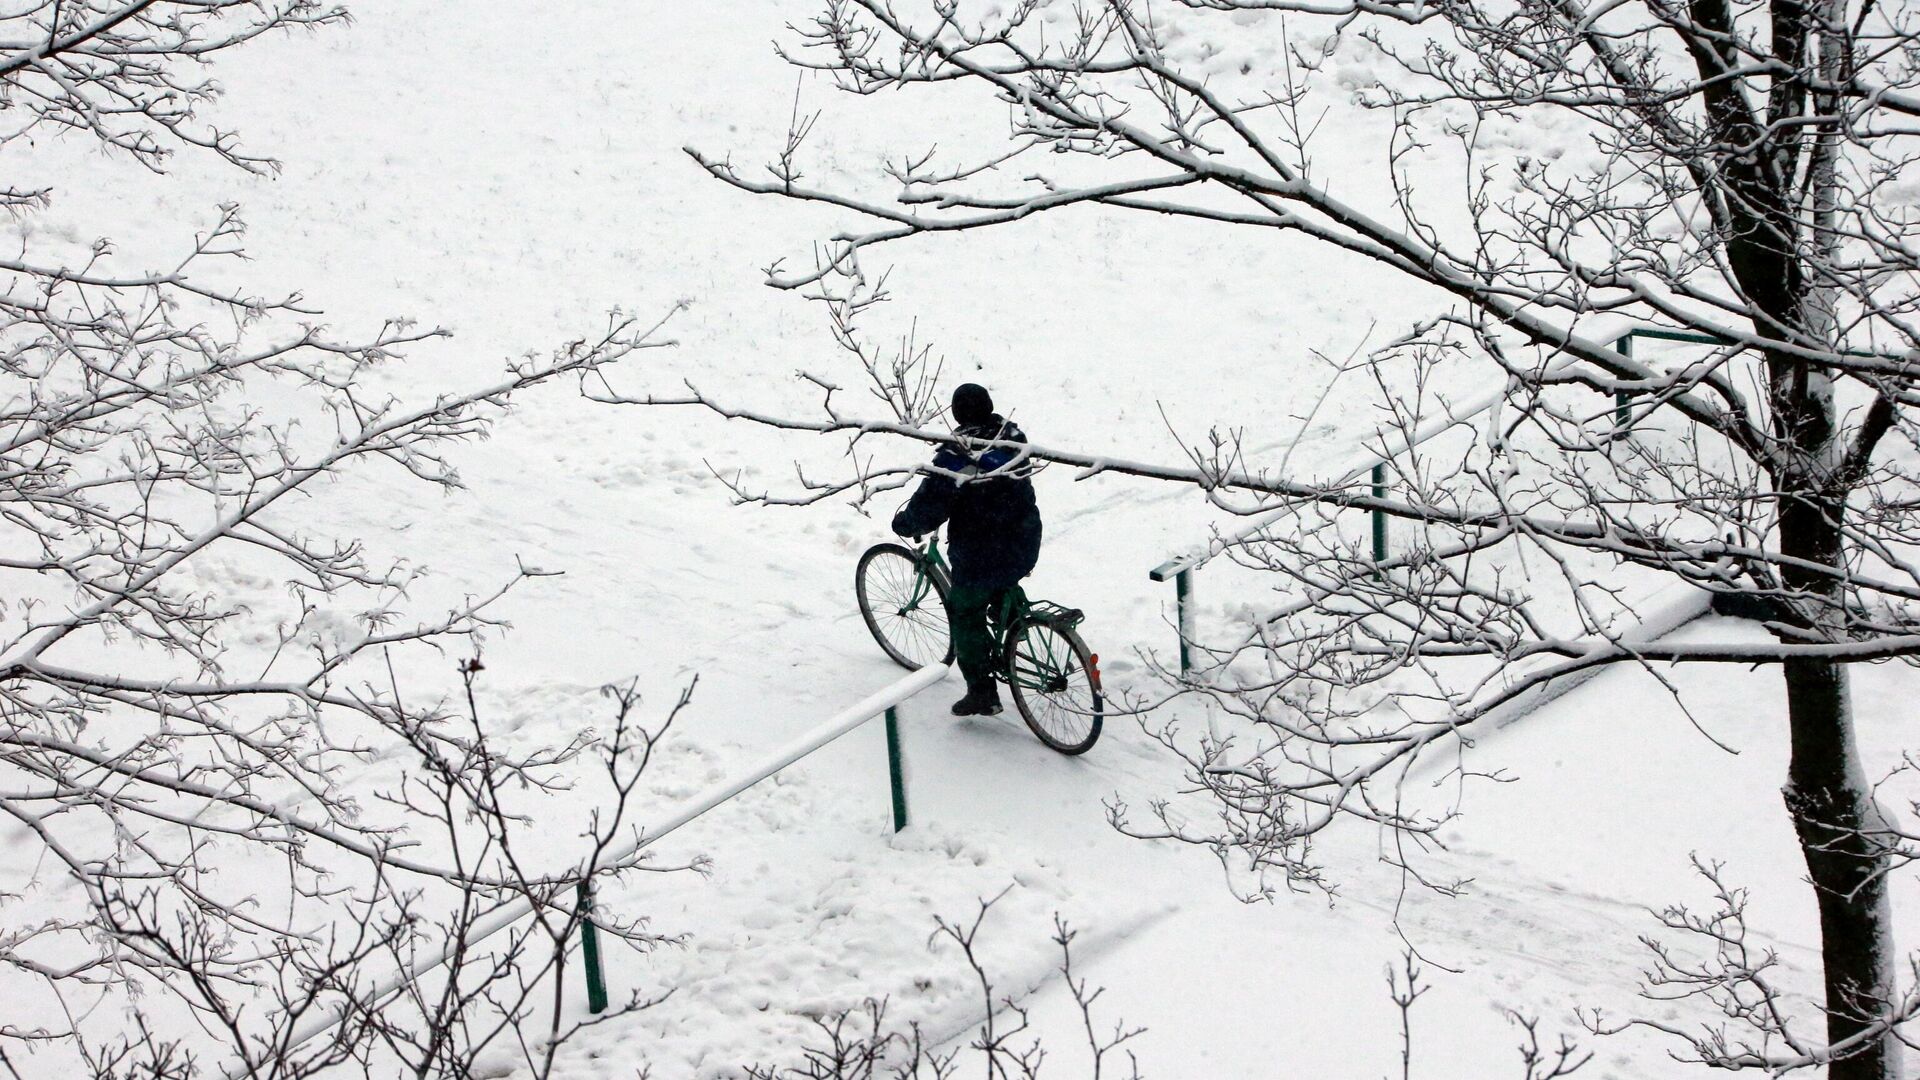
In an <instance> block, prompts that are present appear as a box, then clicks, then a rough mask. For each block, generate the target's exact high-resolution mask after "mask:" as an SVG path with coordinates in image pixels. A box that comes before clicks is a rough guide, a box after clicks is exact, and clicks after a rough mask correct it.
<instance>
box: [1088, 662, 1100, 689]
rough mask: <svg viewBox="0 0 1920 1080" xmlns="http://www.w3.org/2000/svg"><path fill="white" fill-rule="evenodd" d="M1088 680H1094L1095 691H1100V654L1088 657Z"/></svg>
mask: <svg viewBox="0 0 1920 1080" xmlns="http://www.w3.org/2000/svg"><path fill="white" fill-rule="evenodd" d="M1087 678H1088V679H1090V680H1092V682H1093V688H1094V689H1095V690H1098V689H1100V654H1099V653H1093V654H1092V655H1090V656H1088V657H1087Z"/></svg>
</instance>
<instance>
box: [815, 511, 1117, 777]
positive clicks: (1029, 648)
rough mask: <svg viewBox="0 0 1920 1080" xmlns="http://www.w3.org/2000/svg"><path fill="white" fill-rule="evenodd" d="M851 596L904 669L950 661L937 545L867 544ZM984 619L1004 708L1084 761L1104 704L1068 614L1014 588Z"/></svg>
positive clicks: (1075, 619) (1094, 669) (943, 570)
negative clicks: (1009, 699)
mask: <svg viewBox="0 0 1920 1080" xmlns="http://www.w3.org/2000/svg"><path fill="white" fill-rule="evenodd" d="M853 586H854V593H855V595H856V596H857V597H858V598H859V601H860V615H861V617H862V618H864V619H866V622H867V629H868V631H870V632H871V633H872V634H873V639H874V640H875V641H877V642H879V643H880V648H881V649H883V650H885V652H886V654H887V656H889V657H890V658H892V660H893V662H894V663H896V664H899V665H900V666H901V667H904V668H906V669H907V670H908V671H917V670H919V669H920V668H923V667H925V666H926V665H928V664H933V663H939V664H949V663H952V662H953V635H952V633H951V632H950V631H949V629H948V627H947V592H948V590H949V589H951V588H952V579H951V576H950V573H949V571H948V569H947V562H946V559H945V558H943V557H942V556H941V554H940V544H939V542H938V541H937V540H935V539H933V538H931V537H929V538H928V539H927V540H926V541H925V542H924V543H922V544H920V545H918V546H916V547H912V548H910V547H907V546H906V545H904V544H894V543H884V544H875V545H874V546H872V547H870V548H868V549H867V550H866V552H865V553H864V554H862V555H861V556H860V563H859V565H858V566H857V567H856V568H855V569H854V575H853ZM994 616H995V617H993V618H989V619H988V626H989V628H990V629H991V630H992V632H993V635H994V650H995V655H996V656H998V657H999V662H998V663H996V664H995V665H994V671H993V676H994V678H995V679H998V680H999V681H1001V682H1004V683H1006V684H1007V686H1008V687H1009V688H1011V690H1012V691H1013V703H1014V706H1015V708H1017V709H1019V710H1020V716H1021V719H1023V720H1025V721H1026V722H1027V727H1028V728H1030V729H1032V731H1033V733H1034V735H1036V736H1038V737H1039V739H1040V741H1041V742H1043V743H1045V744H1047V745H1048V746H1049V747H1052V748H1053V749H1055V750H1058V751H1059V752H1060V753H1062V754H1084V753H1086V752H1087V751H1088V750H1090V749H1092V748H1093V744H1094V742H1095V741H1096V740H1098V739H1099V738H1100V720H1101V714H1102V712H1103V711H1104V709H1105V700H1104V698H1103V696H1102V694H1101V690H1100V658H1099V656H1097V655H1095V654H1094V653H1092V652H1089V651H1088V649H1087V643H1086V642H1085V641H1082V640H1081V638H1080V634H1079V631H1078V629H1077V627H1078V626H1079V625H1080V623H1081V621H1082V620H1083V619H1085V618H1086V616H1085V614H1084V613H1082V612H1081V611H1080V610H1079V609H1077V608H1069V607H1062V606H1061V605H1059V604H1055V603H1052V602H1050V601H1046V600H1029V599H1027V594H1026V590H1024V589H1022V588H1021V587H1020V586H1018V585H1015V586H1013V587H1011V588H1009V589H1008V590H1007V597H1006V600H1005V602H1003V603H1002V604H1001V605H1000V610H999V611H997V612H995V613H994Z"/></svg>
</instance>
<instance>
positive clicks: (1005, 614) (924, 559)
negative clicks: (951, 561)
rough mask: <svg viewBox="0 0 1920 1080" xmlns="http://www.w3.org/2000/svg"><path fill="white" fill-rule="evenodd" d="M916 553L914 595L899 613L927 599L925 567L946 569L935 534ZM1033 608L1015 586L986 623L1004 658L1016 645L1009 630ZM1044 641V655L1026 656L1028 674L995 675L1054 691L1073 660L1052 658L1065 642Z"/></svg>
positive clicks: (929, 586)
mask: <svg viewBox="0 0 1920 1080" xmlns="http://www.w3.org/2000/svg"><path fill="white" fill-rule="evenodd" d="M919 550H920V560H919V562H918V563H917V564H916V565H915V570H914V581H913V595H912V596H911V597H910V598H909V599H908V600H907V603H906V605H905V606H904V607H902V608H901V611H902V613H905V612H909V611H913V610H914V609H916V608H918V607H919V606H920V604H921V603H922V602H923V601H924V600H926V598H927V594H928V593H931V592H932V591H933V576H932V575H931V574H930V573H928V567H935V566H937V567H939V568H940V569H941V570H943V571H945V570H948V569H949V568H948V565H947V560H946V558H945V556H943V555H941V554H940V540H939V538H938V536H937V535H929V536H928V538H927V539H926V540H925V541H924V542H922V543H921V544H920V545H919ZM1034 606H1035V605H1034V604H1033V602H1032V601H1031V600H1029V599H1028V598H1027V591H1026V590H1025V589H1023V588H1021V587H1020V586H1018V585H1014V586H1012V587H1011V588H1009V589H1008V590H1007V596H1006V599H1005V600H1003V601H1001V605H1000V610H999V612H998V613H997V614H998V616H999V617H998V618H996V619H992V620H989V622H988V629H989V630H990V631H991V632H992V633H993V639H994V647H995V648H996V649H997V650H999V652H1000V653H1001V655H1005V654H1006V650H1007V649H1009V648H1013V647H1014V646H1015V643H1013V642H1011V641H1009V640H1008V633H1009V631H1011V630H1013V629H1014V628H1015V627H1016V626H1020V625H1023V624H1025V623H1026V622H1028V621H1029V617H1030V616H1031V615H1032V613H1033V610H1034ZM1044 640H1045V644H1044V646H1043V651H1044V653H1045V655H1041V656H1026V657H1025V659H1026V660H1027V661H1028V662H1029V663H1031V664H1032V665H1033V667H1032V670H1031V671H1028V670H1024V668H1023V667H1022V668H1021V669H1020V670H1016V671H1015V672H1013V673H1008V672H1007V671H1006V669H1005V668H1004V667H1002V666H1001V665H998V664H996V665H994V666H995V672H994V674H996V675H1002V676H1005V677H1006V678H1007V679H1008V681H1009V682H1017V683H1018V685H1019V686H1021V687H1022V688H1024V689H1027V690H1040V691H1049V692H1050V691H1052V690H1055V689H1057V687H1058V685H1059V684H1060V683H1061V682H1063V681H1065V674H1064V671H1065V669H1066V667H1067V666H1068V664H1070V663H1071V662H1072V661H1073V660H1074V659H1075V658H1074V657H1073V656H1072V655H1071V653H1069V654H1068V655H1067V656H1065V657H1061V656H1056V655H1054V653H1055V642H1056V641H1058V642H1064V639H1061V638H1056V637H1055V636H1054V635H1047V636H1046V638H1045V639H1044Z"/></svg>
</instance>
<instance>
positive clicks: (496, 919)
mask: <svg viewBox="0 0 1920 1080" xmlns="http://www.w3.org/2000/svg"><path fill="white" fill-rule="evenodd" d="M947 672H948V668H946V667H945V666H940V665H928V666H927V667H923V668H921V669H920V670H918V671H915V672H913V673H912V674H910V675H907V676H906V677H904V678H902V679H899V680H898V681H896V682H894V683H892V684H890V685H888V686H886V687H884V688H882V689H880V690H876V691H875V692H873V693H872V694H869V695H867V696H866V697H865V698H862V699H861V700H860V701H858V702H855V703H854V704H852V705H849V706H848V707H846V708H845V709H842V710H841V711H839V712H838V713H835V714H834V715H833V716H831V717H829V718H827V719H826V720H823V721H821V722H820V723H819V724H818V725H816V726H815V727H813V728H812V729H810V730H808V731H807V732H806V733H804V734H802V735H800V736H798V737H796V738H794V739H793V740H792V741H791V742H788V743H787V744H786V745H784V746H782V747H780V748H779V749H778V750H775V751H773V752H772V753H770V754H768V755H767V756H766V757H764V758H762V759H761V760H760V761H758V762H756V763H755V764H754V765H752V766H751V767H749V768H746V769H742V770H740V771H739V772H737V773H735V774H733V775H732V776H729V777H728V778H726V779H724V780H721V781H720V782H718V783H716V784H714V785H712V786H711V787H709V788H707V789H706V790H704V791H702V792H700V793H699V794H697V795H695V796H694V797H692V798H690V799H688V800H686V801H685V802H683V803H681V804H680V805H679V806H678V807H676V808H674V810H673V812H672V813H670V814H668V815H667V816H666V817H665V818H664V819H663V820H661V821H659V822H657V823H655V824H654V826H653V828H652V829H651V830H649V831H644V832H642V833H641V834H640V835H638V836H636V837H634V838H633V839H632V840H631V841H628V842H627V843H625V844H623V845H620V846H617V847H614V848H611V849H610V850H609V851H608V852H607V854H606V857H605V863H604V865H603V867H602V869H617V868H619V867H623V866H627V865H630V864H632V863H633V862H634V861H635V860H636V859H637V858H638V857H639V855H640V853H641V852H643V851H645V850H646V849H647V848H649V847H651V846H653V845H654V844H656V843H658V842H659V841H661V840H662V839H664V838H666V836H667V835H668V834H670V833H672V832H674V831H675V830H676V829H679V828H680V827H681V826H682V825H685V824H687V823H688V822H691V821H693V820H695V819H696V818H698V817H700V816H701V815H702V814H705V813H706V812H707V811H709V810H712V809H714V808H715V807H717V806H720V805H721V804H722V803H725V802H727V801H728V800H730V799H732V798H734V797H735V796H737V795H739V794H741V793H742V792H744V791H746V790H747V789H748V788H751V787H753V786H754V785H755V784H758V783H759V782H760V781H762V780H765V779H766V778H768V777H770V776H772V775H773V774H775V773H777V772H779V771H780V770H782V769H785V768H786V767H787V766H789V765H792V764H794V763H795V762H797V761H799V760H800V759H802V758H804V757H806V756H807V755H809V754H812V753H813V752H814V751H816V750H819V749H821V748H822V747H825V746H826V745H827V744H829V743H831V742H833V741H834V740H836V739H838V738H840V737H841V736H842V735H846V734H848V733H849V732H851V731H853V730H855V729H856V728H859V727H862V726H864V725H865V724H866V723H867V722H868V721H871V720H874V719H877V718H879V717H881V716H885V717H886V718H887V765H888V774H889V780H890V787H891V791H892V800H893V828H894V831H895V832H898V831H900V830H901V829H902V828H904V827H905V826H906V820H907V805H906V787H905V782H904V777H903V775H902V773H901V769H900V743H899V734H898V728H897V725H896V721H895V715H894V709H895V707H896V706H898V705H900V704H901V703H902V702H904V701H906V700H907V699H908V698H911V697H913V696H914V695H916V694H918V693H920V691H922V690H925V689H927V688H928V687H931V686H933V685H934V684H935V683H937V682H939V681H940V680H942V679H944V678H946V677H947ZM587 886H588V882H586V881H580V882H574V883H565V882H562V883H557V884H555V885H553V886H552V891H551V892H549V893H548V894H547V895H546V896H544V897H541V898H540V899H539V901H538V902H539V903H540V904H541V905H543V906H544V905H550V904H554V903H558V902H560V896H561V894H563V893H564V892H565V891H566V890H567V889H568V888H570V887H571V888H576V889H577V890H578V896H579V899H578V901H577V902H578V903H579V904H580V910H581V911H582V914H583V915H585V913H587V912H589V911H591V910H592V894H591V892H590V891H589V889H588V888H587ZM535 903H536V901H535V899H534V898H533V897H522V898H521V899H519V900H516V901H514V902H513V903H511V904H506V905H504V906H502V907H500V908H499V909H497V910H495V911H493V912H490V913H489V914H487V915H486V916H484V917H483V918H480V919H478V920H476V921H475V922H474V924H473V927H472V928H471V930H470V931H469V932H468V933H467V934H464V935H462V936H461V939H460V941H459V942H458V947H459V948H461V949H466V950H471V949H472V947H473V946H474V945H477V944H478V943H479V942H481V941H482V940H484V939H486V938H488V937H491V936H493V935H494V934H497V933H499V932H500V931H502V930H504V929H506V928H507V927H509V926H511V925H513V924H514V923H516V922H518V921H520V920H521V919H523V918H526V917H527V916H528V915H531V914H532V913H533V910H534V907H535ZM592 931H593V923H592V921H591V919H590V918H585V919H583V921H582V939H583V941H582V946H583V948H584V949H586V950H590V951H597V946H596V945H595V944H594V943H593V941H592ZM454 949H455V946H454V945H448V946H447V947H446V948H445V949H444V950H442V951H441V952H440V953H439V954H437V955H435V956H431V957H428V958H427V959H425V960H421V961H419V962H417V963H415V964H414V965H413V966H411V967H409V968H406V969H403V970H400V971H396V972H393V973H391V974H389V975H388V976H386V977H385V978H383V979H380V980H377V981H375V982H374V983H372V984H371V985H370V986H369V987H367V988H366V991H365V993H364V995H363V996H362V997H361V999H360V1001H359V1002H358V1003H357V1004H359V1005H360V1006H361V1007H364V1008H374V1007H377V1006H378V1005H380V1004H381V1003H383V1002H385V1001H386V1000H388V999H389V998H391V997H392V996H393V995H394V994H396V993H398V992H399V991H400V990H401V989H402V988H404V987H406V986H407V985H408V984H410V983H413V982H416V981H418V980H419V979H421V978H423V977H425V976H426V975H429V974H431V973H432V972H434V971H435V970H437V969H439V968H440V967H442V966H444V965H445V964H446V963H447V961H448V960H449V959H451V958H452V956H453V952H454ZM587 959H588V965H587V966H588V968H589V970H588V972H587V978H588V986H589V998H590V1007H592V1008H593V1011H594V1012H599V1011H601V1010H602V1009H604V1008H605V1007H606V999H605V993H606V991H605V986H604V982H602V981H601V980H600V975H599V972H598V970H597V967H598V965H597V963H594V960H595V959H596V958H594V957H588V958H587ZM596 984H598V985H596ZM346 1010H347V1003H346V1002H340V1003H338V1004H334V1005H330V1006H327V1007H325V1008H322V1009H319V1010H317V1011H316V1012H315V1013H314V1014H313V1015H312V1016H311V1017H310V1018H309V1019H307V1020H306V1021H304V1022H302V1023H300V1024H297V1025H295V1026H294V1028H293V1030H292V1031H291V1032H290V1033H289V1034H288V1036H287V1038H286V1040H285V1041H284V1042H282V1043H281V1044H279V1045H278V1046H276V1047H275V1048H274V1049H275V1051H276V1052H277V1053H280V1054H286V1053H288V1052H291V1051H292V1050H293V1049H295V1048H296V1047H298V1046H300V1045H302V1044H304V1043H306V1042H308V1041H309V1040H311V1039H313V1038H314V1037H315V1036H317V1035H320V1034H323V1033H324V1032H327V1031H329V1030H331V1029H333V1028H334V1027H337V1026H338V1025H339V1024H340V1023H341V1022H342V1021H344V1020H345V1019H346V1016H347V1012H346ZM252 1072H253V1070H252V1068H251V1067H250V1066H248V1065H247V1064H245V1063H238V1064H235V1065H232V1066H229V1067H228V1068H227V1069H226V1070H225V1071H224V1072H223V1074H222V1075H223V1076H224V1077H226V1080H239V1078H240V1077H244V1076H249V1075H251V1074H252Z"/></svg>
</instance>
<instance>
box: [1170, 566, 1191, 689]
mask: <svg viewBox="0 0 1920 1080" xmlns="http://www.w3.org/2000/svg"><path fill="white" fill-rule="evenodd" d="M1173 613H1174V625H1175V626H1177V627H1178V628H1179V630H1180V674H1181V676H1182V677H1183V678H1184V677H1185V676H1186V674H1187V673H1188V672H1190V671H1192V670H1193V652H1192V649H1191V646H1190V643H1191V642H1192V641H1193V568H1192V567H1188V568H1187V569H1185V570H1182V571H1180V572H1179V573H1178V574H1175V575H1174V576H1173Z"/></svg>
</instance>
